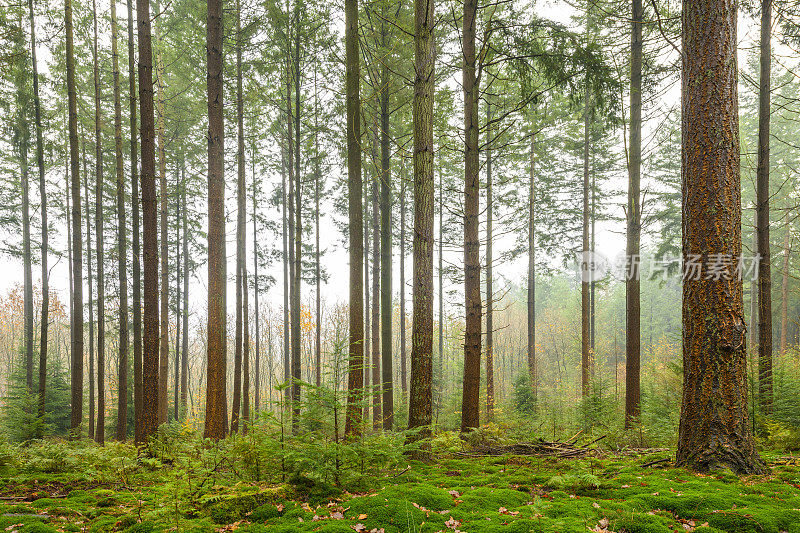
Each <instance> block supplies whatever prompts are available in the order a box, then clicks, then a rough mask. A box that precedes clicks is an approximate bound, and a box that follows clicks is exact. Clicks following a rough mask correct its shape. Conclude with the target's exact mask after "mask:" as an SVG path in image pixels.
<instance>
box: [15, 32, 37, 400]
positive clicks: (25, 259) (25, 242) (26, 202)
mask: <svg viewBox="0 0 800 533" xmlns="http://www.w3.org/2000/svg"><path fill="white" fill-rule="evenodd" d="M21 28H22V19H21V18H20V31H21ZM19 45H20V46H19V47H20V49H19V50H17V53H19V54H20V56H22V54H24V52H23V50H21V48H22V38H21V39H20V42H19ZM23 93H24V89H23V88H22V87H20V88H19V89H18V91H17V97H18V103H19V107H20V109H19V113H20V117H19V119H18V121H19V122H18V125H17V126H18V129H19V134H20V135H19V139H18V141H17V148H18V150H19V161H20V167H21V168H20V173H21V178H22V179H21V181H22V183H21V185H22V264H23V271H24V272H23V295H22V309H23V321H24V334H25V392H26V393H27V394H33V393H34V388H33V256H32V252H31V215H30V183H29V179H28V140H29V137H30V134H29V131H28V124H27V117H26V115H27V112H26V110H25V107H24V106H25V103H24V100H25V96H24V94H23Z"/></svg>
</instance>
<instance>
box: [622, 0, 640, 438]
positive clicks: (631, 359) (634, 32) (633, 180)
mask: <svg viewBox="0 0 800 533" xmlns="http://www.w3.org/2000/svg"><path fill="white" fill-rule="evenodd" d="M643 17H644V11H643V9H642V0H633V11H632V15H631V20H632V22H631V126H630V127H631V133H630V147H629V150H630V155H629V160H628V208H627V210H626V214H627V219H628V220H627V222H628V227H627V244H626V254H627V255H628V272H627V273H626V276H625V323H626V324H627V327H626V328H625V428H626V429H628V428H630V427H631V426H633V425H634V424H636V423H637V422H638V421H639V412H640V407H639V381H640V378H639V375H640V374H639V357H640V352H641V339H640V335H641V328H640V322H639V321H640V318H641V317H640V315H641V306H640V302H639V241H640V238H641V227H642V226H641V224H642V221H641V219H642V214H641V207H640V201H641V195H640V193H639V182H640V168H641V165H642V19H643Z"/></svg>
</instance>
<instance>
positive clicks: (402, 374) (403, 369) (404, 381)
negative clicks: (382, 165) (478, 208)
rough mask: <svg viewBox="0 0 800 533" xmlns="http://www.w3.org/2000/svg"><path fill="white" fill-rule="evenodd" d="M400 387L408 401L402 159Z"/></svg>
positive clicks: (404, 185)
mask: <svg viewBox="0 0 800 533" xmlns="http://www.w3.org/2000/svg"><path fill="white" fill-rule="evenodd" d="M400 167H401V168H400V387H401V390H402V393H403V401H406V400H407V399H408V376H407V375H406V373H407V369H408V363H407V362H406V176H405V172H404V170H405V166H404V165H403V159H402V158H401V159H400Z"/></svg>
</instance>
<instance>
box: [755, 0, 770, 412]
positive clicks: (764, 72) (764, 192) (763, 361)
mask: <svg viewBox="0 0 800 533" xmlns="http://www.w3.org/2000/svg"><path fill="white" fill-rule="evenodd" d="M771 37H772V1H771V0H762V2H761V46H760V49H761V75H760V81H759V88H758V166H757V168H756V217H757V218H758V223H757V224H756V228H757V229H758V256H759V260H760V264H759V266H758V341H759V342H758V399H759V404H760V406H761V412H762V413H763V414H765V415H769V414H771V413H772V273H771V272H770V270H771V260H770V251H769V112H770V111H769V108H770V105H769V104H770V102H769V99H770V66H771V46H770V39H771Z"/></svg>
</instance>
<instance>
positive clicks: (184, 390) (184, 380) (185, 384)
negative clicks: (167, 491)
mask: <svg viewBox="0 0 800 533" xmlns="http://www.w3.org/2000/svg"><path fill="white" fill-rule="evenodd" d="M181 177H182V179H181V183H182V184H183V190H182V191H181V199H182V208H181V216H182V217H183V243H182V244H183V317H182V319H183V339H182V344H183V347H182V349H181V408H182V409H183V416H184V417H186V416H188V415H187V413H188V402H187V400H188V398H189V217H188V214H187V212H186V210H187V205H186V169H185V167H182V168H181Z"/></svg>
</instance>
